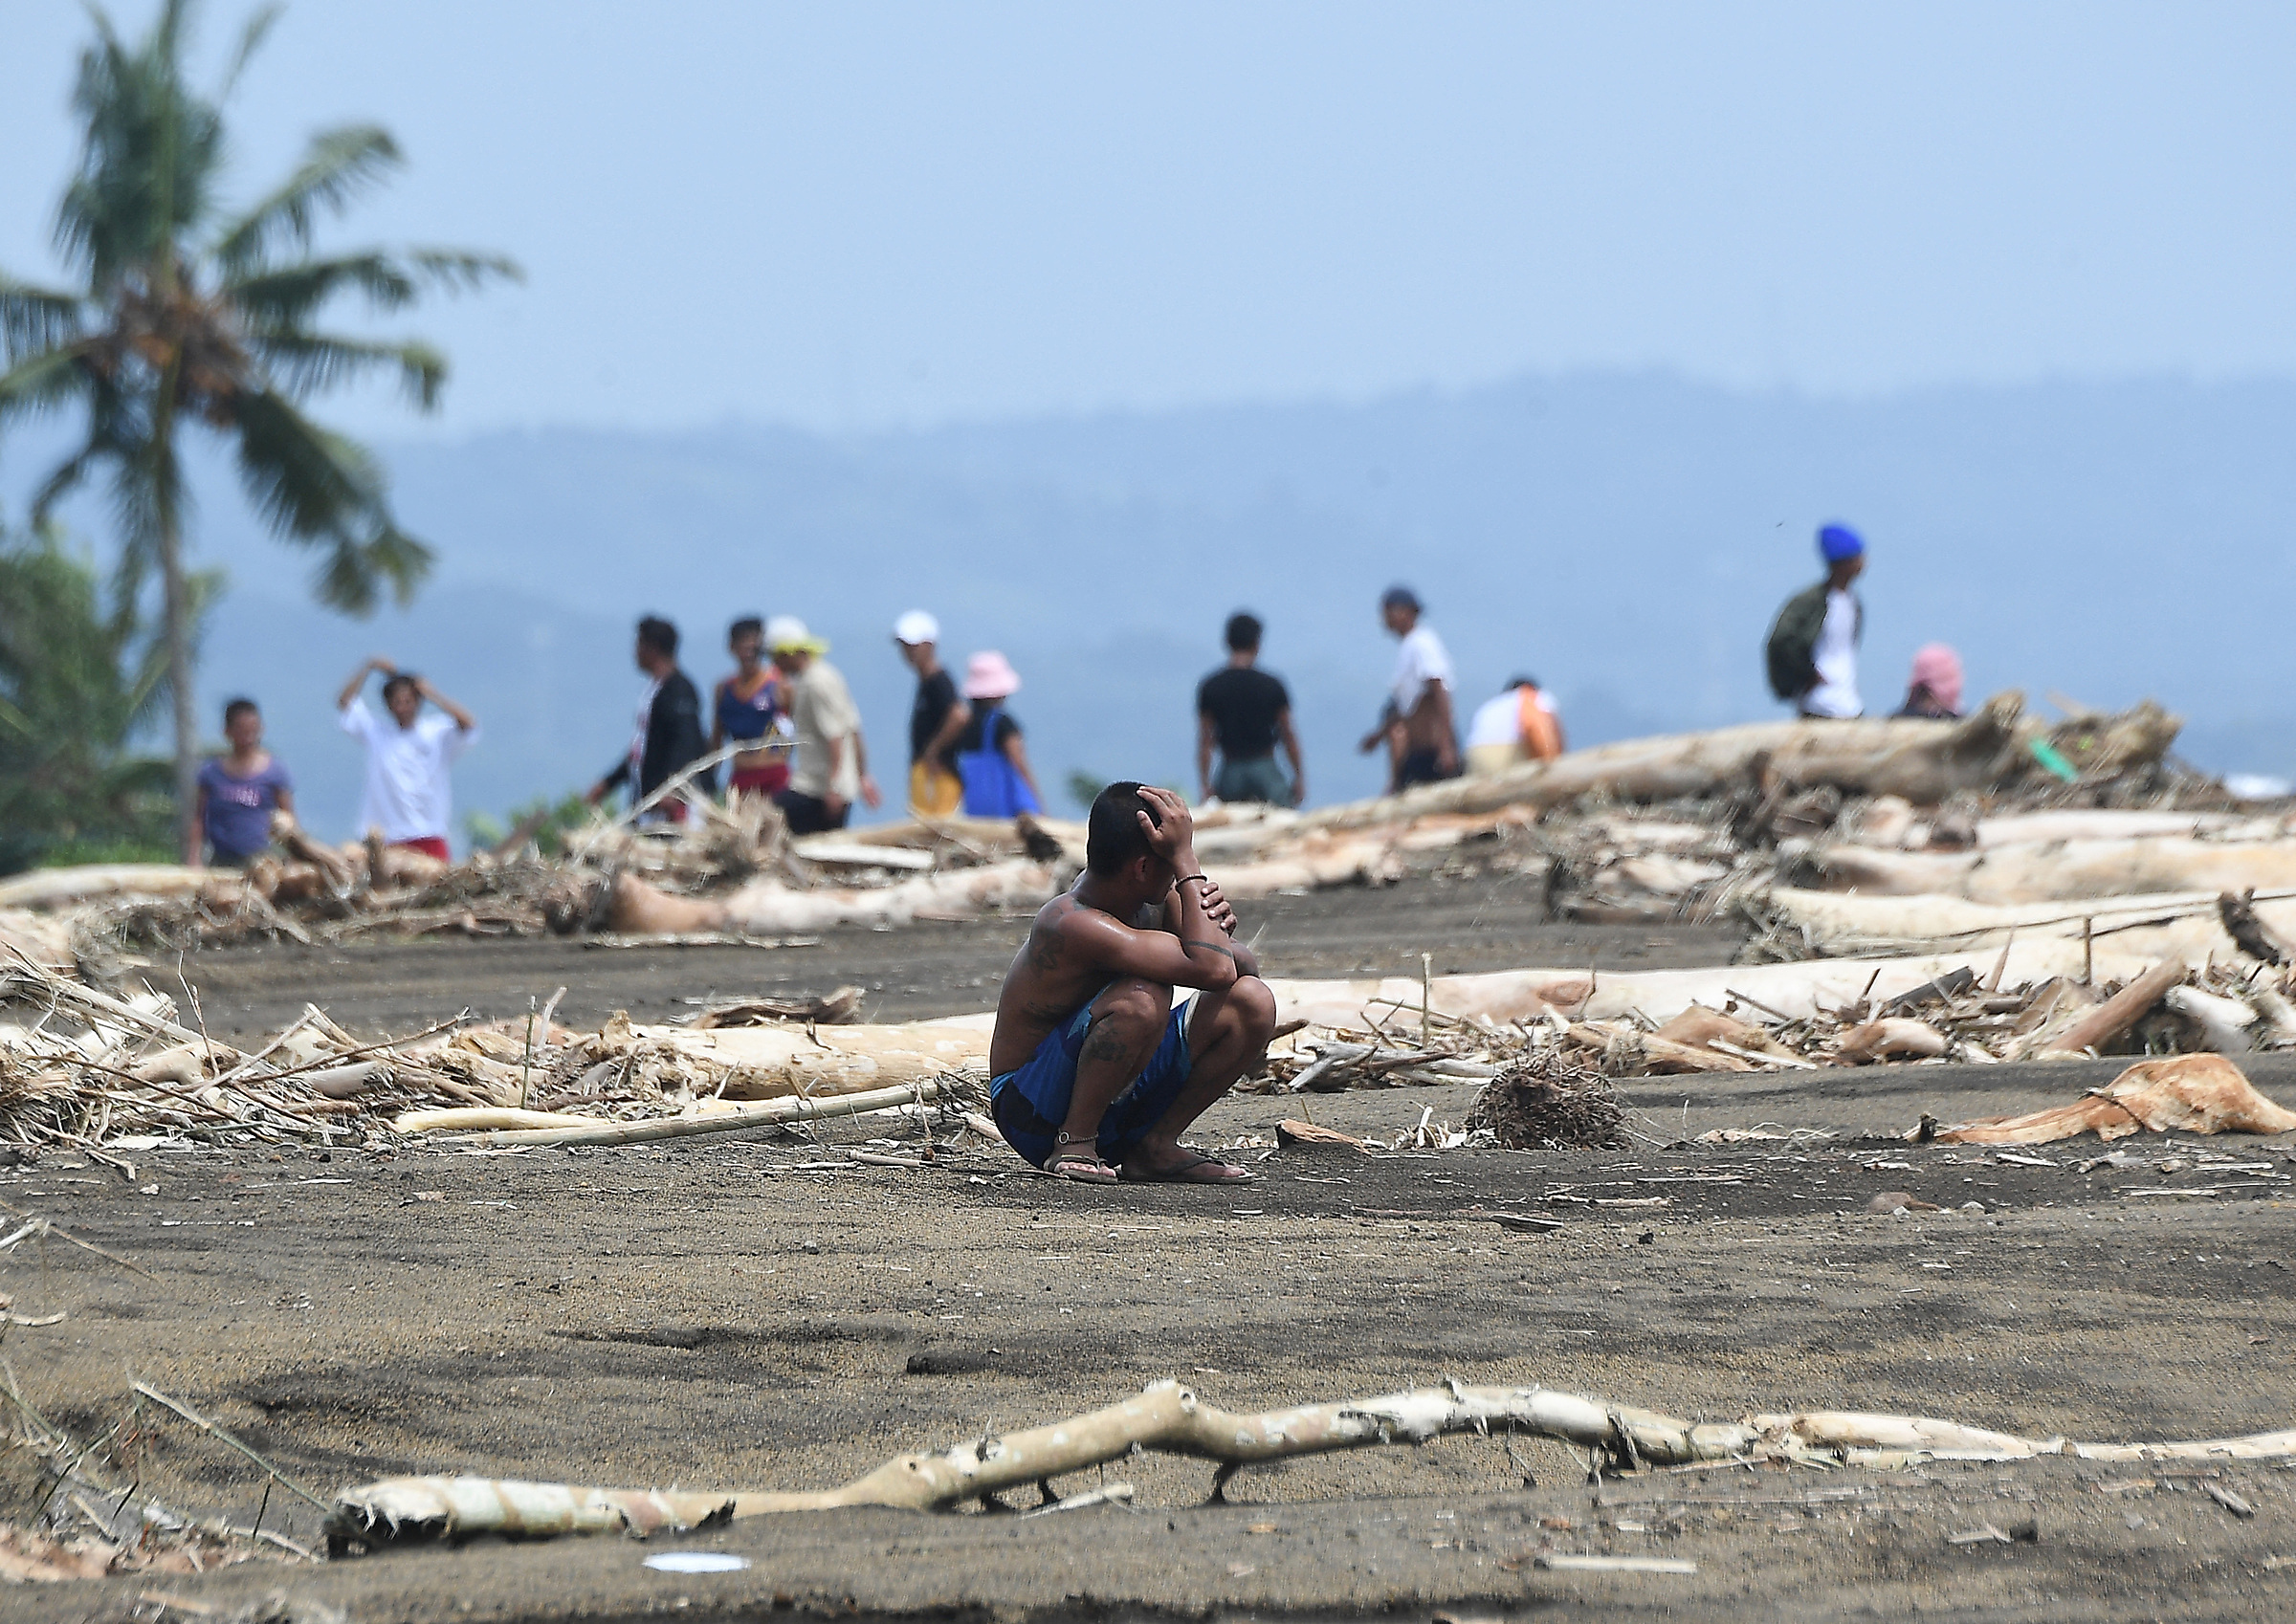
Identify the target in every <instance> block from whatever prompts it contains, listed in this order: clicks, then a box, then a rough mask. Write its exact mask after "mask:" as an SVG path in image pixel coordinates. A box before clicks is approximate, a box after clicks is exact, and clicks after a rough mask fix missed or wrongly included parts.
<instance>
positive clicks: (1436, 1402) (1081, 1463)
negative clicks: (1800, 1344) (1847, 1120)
mask: <svg viewBox="0 0 2296 1624" xmlns="http://www.w3.org/2000/svg"><path fill="white" fill-rule="evenodd" d="M1494 1429H1496V1430H1502V1431H1505V1432H1509V1433H1527V1434H1531V1435H1533V1436H1535V1437H1546V1438H1552V1439H1555V1440H1556V1441H1558V1442H1562V1443H1565V1444H1568V1445H1570V1446H1572V1447H1573V1448H1576V1449H1582V1450H1588V1451H1591V1452H1593V1454H1594V1455H1595V1456H1596V1457H1597V1459H1598V1460H1600V1461H1601V1462H1603V1463H1604V1464H1605V1465H1606V1466H1607V1467H1608V1468H1609V1469H1611V1470H1614V1471H1623V1470H1630V1469H1636V1468H1644V1467H1653V1466H1672V1465H1688V1464H1691V1463H1693V1462H1697V1461H1704V1460H1741V1459H1755V1458H1773V1459H1786V1460H1798V1459H1799V1460H1816V1461H1821V1462H1823V1463H1825V1464H1831V1465H1839V1464H1854V1465H1864V1466H1884V1467H1892V1466H1905V1465H1910V1464H1913V1463H1916V1462H1920V1461H1926V1460H1937V1459H1953V1460H1989V1461H2009V1460H2029V1459H2037V1458H2039V1457H2042V1456H2051V1455H2069V1456H2073V1457H2075V1458H2077V1459H2089V1460H2162V1459H2180V1460H2213V1459H2279V1458H2284V1457H2287V1456H2290V1455H2296V1432H2278V1433H2259V1434H2255V1435H2252V1436H2250V1437H2236V1438H2212V1439H2206V1440H2197V1441H2192V1442H2169V1443H2119V1444H2095V1443H2074V1442H2071V1441H2069V1440H2067V1439H2065V1438H2062V1437H2052V1438H2027V1437H2018V1436H2017V1435H2015V1434H2012V1433H1999V1432H1993V1431H1990V1430H1987V1429H1985V1428H1980V1427H1970V1426H1964V1425H1961V1424H1960V1423H1958V1422H1954V1421H1944V1420H1936V1419H1932V1418H1931V1417H1929V1416H1878V1415H1866V1414H1862V1413H1859V1412H1856V1411H1840V1410H1816V1411H1805V1412H1800V1413H1797V1414H1791V1415H1754V1416H1745V1417H1744V1418H1743V1419H1740V1420H1738V1421H1734V1422H1725V1423H1710V1424H1699V1423H1695V1422H1691V1421H1687V1420H1683V1419H1680V1418H1678V1417H1676V1416H1667V1415H1662V1414H1660V1413H1658V1412H1656V1411H1651V1410H1641V1409H1636V1408H1633V1407H1631V1406H1628V1405H1623V1404H1616V1403H1613V1402H1611V1401H1609V1400H1607V1399H1603V1398H1597V1397H1590V1396H1586V1395H1583V1394H1574V1393H1558V1392H1555V1391H1552V1390H1550V1389H1547V1388H1540V1387H1512V1388H1510V1387H1467V1386H1463V1385H1461V1384H1459V1383H1457V1382H1446V1383H1445V1384H1444V1385H1443V1386H1442V1387H1439V1388H1417V1389H1413V1390H1411V1391H1409V1392H1405V1393H1390V1394H1381V1395H1380V1396H1378V1397H1375V1398H1358V1399H1351V1400H1347V1401H1343V1402H1340V1403H1336V1404H1310V1405H1303V1406H1301V1407H1299V1408H1297V1409H1292V1410H1276V1411H1270V1412H1268V1413H1266V1414H1263V1415H1257V1416H1251V1415H1236V1414H1233V1413H1231V1412H1228V1411H1225V1410H1221V1409H1217V1408H1215V1407H1213V1406H1212V1405H1209V1404H1206V1403H1205V1402H1203V1399H1202V1398H1200V1397H1199V1396H1198V1395H1197V1394H1196V1392H1195V1390H1194V1389H1192V1388H1188V1387H1184V1386H1182V1385H1181V1384H1180V1383H1178V1382H1172V1381H1164V1382H1158V1383H1156V1384H1155V1385H1154V1386H1152V1387H1150V1388H1149V1389H1148V1390H1147V1391H1146V1392H1145V1393H1142V1394H1140V1395H1139V1396H1138V1397H1137V1398H1130V1399H1127V1400H1125V1401H1124V1402H1122V1403H1120V1404H1112V1405H1110V1406H1108V1407H1107V1408H1106V1409H1103V1410H1095V1411H1093V1412H1092V1413H1091V1414H1089V1415H1084V1416H1073V1417H1071V1418H1070V1419H1068V1420H1064V1421H1058V1422H1055V1423H1053V1424H1052V1425H1049V1426H1042V1427H1030V1428H1027V1429H1026V1430H1024V1431H1019V1432H1006V1433H1000V1434H991V1435H990V1436H988V1437H982V1438H978V1439H975V1440H974V1441H971V1442H968V1443H961V1444H959V1445H957V1446H956V1447H955V1448H953V1449H949V1450H946V1451H943V1452H942V1453H940V1454H938V1455H902V1456H896V1457H895V1458H894V1459H891V1460H888V1461H886V1462H885V1463H884V1464H883V1465H882V1466H879V1467H878V1468H877V1469H876V1470H875V1471H873V1472H871V1473H869V1474H868V1475H867V1476H865V1477H862V1478H858V1479H856V1480H854V1481H852V1482H850V1483H847V1484H846V1485H845V1486H844V1487H842V1488H835V1489H827V1490H822V1491H818V1492H812V1493H806V1492H796V1493H790V1492H752V1491H737V1490H717V1491H704V1492H667V1493H665V1492H661V1491H651V1490H615V1489H593V1488H577V1487H573V1486H571V1485H567V1484H561V1483H530V1482H515V1481H497V1480H492V1479H485V1478H443V1477H434V1478H388V1479H385V1480H383V1481H380V1482H374V1483H368V1484H364V1485H363V1486H360V1487H356V1488H349V1489H345V1490H343V1491H342V1493H341V1494H339V1495H337V1496H336V1499H335V1505H336V1512H335V1516H334V1518H333V1519H332V1521H331V1523H330V1527H329V1536H330V1541H331V1543H332V1544H334V1545H335V1546H336V1547H339V1548H345V1549H347V1548H348V1547H349V1546H350V1545H352V1544H364V1545H386V1544H389V1543H391V1542H393V1541H399V1540H428V1539H438V1538H442V1537H453V1538H469V1537H472V1536H475V1535H480V1534H490V1533H491V1534H515V1535H518V1536H520V1537H524V1538H536V1537H542V1536H548V1535H554V1534H574V1533H602V1532H625V1531H627V1532H630V1533H638V1534H643V1533H649V1532H652V1531H655V1530H658V1529H664V1528H686V1527H695V1526H699V1525H703V1524H705V1523H715V1522H720V1521H724V1520H727V1519H730V1518H741V1517H760V1516H770V1515H774V1514H776V1513H780V1512H785V1511H832V1510H838V1509H842V1508H845V1507H849V1506H860V1505H875V1506H893V1507H897V1508H901V1509H906V1510H914V1511H934V1510H946V1509H949V1508H950V1507H953V1506H959V1505H962V1504H965V1503H969V1502H972V1501H988V1500H990V1499H992V1498H993V1497H994V1496H996V1495H999V1494H1002V1493H1004V1491H1006V1490H1009V1489H1018V1488H1033V1487H1035V1486H1036V1485H1038V1484H1040V1483H1044V1482H1047V1481H1049V1480H1050V1479H1052V1478H1055V1477H1058V1476H1061V1475H1064V1474H1067V1473H1071V1472H1080V1471H1083V1470H1085V1469H1087V1468H1088V1467H1092V1466H1097V1465H1101V1464H1104V1463H1106V1462H1108V1461H1111V1460H1117V1459H1123V1458H1125V1457H1127V1456H1129V1455H1131V1454H1133V1453H1134V1452H1135V1451H1146V1450H1153V1451H1156V1452H1158V1453H1160V1454H1166V1455H1180V1456H1187V1457H1192V1458H1194V1459H1200V1460H1211V1461H1216V1462H1218V1463H1219V1465H1220V1468H1221V1470H1220V1472H1219V1473H1218V1475H1217V1476H1216V1477H1215V1479H1214V1487H1215V1492H1216V1491H1217V1489H1218V1487H1219V1486H1220V1485H1221V1484H1224V1483H1225V1481H1226V1480H1227V1478H1228V1477H1229V1476H1231V1475H1232V1474H1233V1473H1234V1472H1235V1471H1236V1470H1237V1469H1239V1468H1241V1467H1243V1466H1247V1465H1251V1464H1255V1463H1258V1462H1262V1461H1268V1460H1283V1459H1296V1458H1298V1457H1300V1456H1307V1455H1323V1454H1329V1453H1332V1452H1334V1451H1336V1450H1343V1449H1361V1448H1367V1447H1376V1446H1379V1445H1382V1444H1394V1443H1414V1444H1418V1443H1424V1442H1426V1441H1428V1440H1429V1439H1431V1438H1435V1437H1444V1436H1446V1435H1447V1434H1454V1433H1464V1432H1472V1433H1476V1434H1478V1435H1484V1436H1488V1435H1489V1434H1490V1433H1491V1432H1492V1431H1493V1430H1494Z"/></svg>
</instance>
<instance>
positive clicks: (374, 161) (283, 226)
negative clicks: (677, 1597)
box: [214, 124, 400, 274]
mask: <svg viewBox="0 0 2296 1624" xmlns="http://www.w3.org/2000/svg"><path fill="white" fill-rule="evenodd" d="M399 162H400V158H399V145H398V143H397V142H395V141H393V140H391V139H390V132H389V131H388V130H386V129H384V128H383V127H382V126H381V125H379V124H346V125H344V126H343V127H342V128H341V129H334V130H323V131H321V132H320V134H318V135H316V136H314V137H312V138H311V146H310V149H309V150H308V151H307V152H305V153H304V155H303V161H302V163H301V164H300V165H298V167H297V169H296V171H295V173H294V174H292V175H290V176H288V177H287V179H286V181H285V183H284V184H282V185H281V186H280V187H278V189H277V190H276V191H274V192H273V193H272V194H271V195H270V196H269V197H267V198H264V199H263V200H262V201H261V202H260V203H258V204H256V205H255V206H254V208H251V209H249V210H248V211H247V212H246V213H245V214H243V215H241V216H240V217H239V219H238V220H236V221H234V222H233V223H232V225H230V226H228V227H226V228H225V229H224V230H223V232H222V234H221V235H220V236H218V237H217V238H216V239H215V248H214V253H215V259H216V262H217V263H218V264H220V265H221V266H222V267H223V269H224V270H225V272H226V273H227V274H228V273H232V272H237V271H239V270H241V269H243V268H245V267H247V266H251V265H254V264H255V263H257V262H259V261H260V260H261V259H262V258H263V257H264V255H265V254H267V253H269V252H271V251H272V250H273V249H274V248H275V247H276V245H278V244H280V243H292V244H294V245H296V246H297V247H298V248H300V247H304V246H307V245H308V244H309V243H310V241H311V229H312V227H313V226H314V225H315V224H317V222H318V218H319V214H320V210H322V209H324V210H328V211H330V212H334V213H341V212H342V210H343V208H346V207H348V205H349V204H350V202H351V200H352V199H353V198H355V197H357V196H358V195H359V193H360V192H361V191H363V190H364V189H365V188H366V187H368V186H371V185H372V184H373V183H374V182H376V181H378V180H380V179H382V177H383V176H384V175H385V174H386V173H387V172H388V171H389V170H391V169H393V168H395V167H397V166H398V164H399Z"/></svg>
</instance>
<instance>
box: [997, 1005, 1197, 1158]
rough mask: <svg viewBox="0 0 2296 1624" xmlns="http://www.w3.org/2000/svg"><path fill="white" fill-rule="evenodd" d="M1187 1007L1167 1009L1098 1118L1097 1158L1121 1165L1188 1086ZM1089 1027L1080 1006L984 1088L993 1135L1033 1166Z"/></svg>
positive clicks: (1086, 1010)
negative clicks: (1132, 1072)
mask: <svg viewBox="0 0 2296 1624" xmlns="http://www.w3.org/2000/svg"><path fill="white" fill-rule="evenodd" d="M1195 1007H1196V1000H1195V999H1188V1000H1187V1001H1186V1002H1184V1003H1179V1004H1175V1005H1173V1007H1172V1013H1171V1015H1170V1016H1168V1017H1166V1019H1165V1020H1164V1039H1163V1042H1160V1043H1159V1044H1157V1046H1156V1053H1155V1054H1154V1055H1152V1056H1150V1057H1149V1061H1148V1069H1147V1070H1145V1071H1143V1072H1141V1073H1140V1074H1139V1076H1137V1077H1136V1078H1135V1079H1133V1082H1132V1086H1130V1087H1129V1088H1126V1089H1125V1090H1124V1091H1123V1092H1122V1093H1121V1094H1118V1095H1117V1096H1116V1099H1115V1104H1114V1105H1112V1106H1110V1107H1109V1108H1108V1114H1107V1115H1106V1116H1104V1117H1102V1118H1101V1119H1100V1143H1099V1147H1098V1148H1099V1152H1100V1156H1101V1159H1102V1160H1104V1161H1108V1162H1121V1161H1122V1160H1123V1159H1124V1158H1125V1156H1127V1155H1128V1154H1130V1153H1131V1150H1132V1147H1133V1146H1134V1145H1136V1144H1137V1143H1139V1141H1140V1140H1141V1139H1142V1138H1143V1137H1145V1136H1146V1134H1147V1132H1148V1130H1150V1129H1152V1128H1154V1127H1155V1126H1156V1125H1157V1124H1158V1123H1159V1122H1160V1121H1162V1120H1163V1116H1164V1113H1165V1112H1166V1111H1168V1110H1170V1109H1171V1108H1172V1102H1173V1101H1174V1100H1175V1099H1177V1098H1179V1097H1180V1090H1181V1086H1182V1085H1184V1084H1185V1083H1186V1082H1187V1080H1188V1070H1189V1066H1190V1062H1189V1059H1188V1015H1189V1012H1190V1011H1191V1010H1193V1009H1194V1008H1195ZM1092 1024H1093V1006H1092V1005H1091V1004H1090V1003H1087V1004H1086V1005H1085V1006H1084V1007H1083V1008H1082V1009H1080V1010H1078V1011H1077V1012H1076V1013H1075V1014H1074V1015H1072V1016H1071V1017H1070V1018H1069V1019H1068V1020H1064V1021H1062V1022H1061V1023H1060V1024H1059V1025H1058V1026H1055V1027H1054V1028H1052V1030H1051V1031H1050V1032H1049V1033H1048V1034H1047V1035H1046V1037H1045V1041H1044V1042H1041V1043H1039V1044H1037V1045H1036V1053H1035V1054H1034V1055H1032V1056H1030V1057H1029V1059H1028V1061H1027V1064H1023V1065H1018V1066H1015V1067H1014V1068H1013V1069H1012V1070H1010V1071H1007V1072H1005V1073H1004V1075H1002V1076H1000V1077H997V1078H994V1079H992V1080H991V1081H990V1083H989V1085H988V1109H989V1114H990V1115H992V1116H994V1117H995V1118H996V1119H997V1131H998V1132H1000V1133H1002V1134H1004V1142H1005V1143H1006V1144H1007V1145H1010V1146H1011V1147H1012V1148H1013V1149H1014V1150H1016V1151H1018V1152H1020V1153H1021V1155H1022V1156H1023V1157H1024V1158H1026V1159H1027V1161H1028V1162H1029V1163H1030V1164H1031V1165H1033V1166H1036V1167H1043V1166H1044V1165H1045V1163H1047V1162H1048V1161H1049V1160H1051V1159H1052V1152H1053V1150H1054V1146H1053V1143H1052V1137H1053V1135H1054V1134H1056V1133H1058V1132H1059V1131H1060V1125H1061V1124H1062V1123H1064V1122H1066V1121H1068V1119H1069V1097H1070V1095H1071V1094H1073V1093H1074V1092H1075V1090H1076V1057H1077V1056H1078V1055H1079V1054H1081V1053H1082V1052H1083V1051H1084V1035H1085V1033H1086V1031H1087V1030H1088V1029H1090V1027H1091V1026H1092Z"/></svg>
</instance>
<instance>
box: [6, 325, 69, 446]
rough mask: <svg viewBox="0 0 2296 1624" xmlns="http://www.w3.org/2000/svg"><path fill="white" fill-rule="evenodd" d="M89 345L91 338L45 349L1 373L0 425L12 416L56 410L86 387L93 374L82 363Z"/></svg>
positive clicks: (27, 415)
mask: <svg viewBox="0 0 2296 1624" xmlns="http://www.w3.org/2000/svg"><path fill="white" fill-rule="evenodd" d="M86 348H87V340H81V341H80V342H79V343H76V344H67V345H65V346H64V347H63V348H61V349H52V350H44V351H42V352H41V353H40V354H38V355H35V356H33V358H32V359H31V360H29V361H22V362H17V363H16V364H15V365H13V366H11V367H10V368H9V369H8V370H7V371H6V372H0V428H4V427H6V426H7V424H8V423H9V422H10V421H11V419H15V418H19V417H35V416H37V415H39V414H40V413H41V412H44V411H52V410H54V409H55V407H57V406H61V405H63V404H64V402H66V401H67V400H69V399H71V397H72V396H73V395H74V394H75V393H77V392H78V391H79V390H82V389H84V388H86V387H87V386H88V385H89V383H90V381H91V380H90V376H89V373H88V370H87V369H86V368H85V367H83V366H81V365H80V363H79V362H80V358H81V355H82V353H83V352H84V351H85V349H86Z"/></svg>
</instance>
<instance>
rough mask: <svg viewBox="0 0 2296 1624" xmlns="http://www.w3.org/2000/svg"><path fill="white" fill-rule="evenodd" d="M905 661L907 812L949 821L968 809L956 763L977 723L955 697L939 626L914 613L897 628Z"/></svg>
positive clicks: (896, 636) (968, 708)
mask: <svg viewBox="0 0 2296 1624" xmlns="http://www.w3.org/2000/svg"><path fill="white" fill-rule="evenodd" d="M893 640H894V642H895V643H896V644H898V645H899V646H900V650H901V658H902V659H903V660H905V661H907V662H908V663H909V669H911V670H913V671H915V672H916V703H915V704H913V705H912V706H910V708H909V811H910V814H911V815H912V816H913V817H918V818H948V817H953V816H955V815H956V813H957V812H958V810H959V809H960V807H961V806H962V805H963V803H964V780H963V779H960V778H959V777H958V776H957V765H956V761H955V758H954V752H955V750H956V745H957V739H958V736H959V735H960V734H962V733H963V732H964V725H965V724H966V723H967V722H969V721H971V720H972V719H973V708H972V707H971V706H970V705H967V704H966V703H965V702H964V701H963V700H961V699H960V698H958V697H957V682H956V679H955V678H954V677H952V676H950V675H949V673H948V671H947V669H945V668H944V667H943V666H942V665H941V663H940V655H939V653H938V649H937V645H938V643H939V642H940V623H939V622H938V621H937V620H935V619H934V618H933V617H932V616H931V615H929V614H927V613H926V612H925V611H924V610H922V609H911V610H910V611H909V612H908V613H907V614H905V615H903V616H902V617H901V618H900V619H899V620H897V621H895V622H894V623H893Z"/></svg>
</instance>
